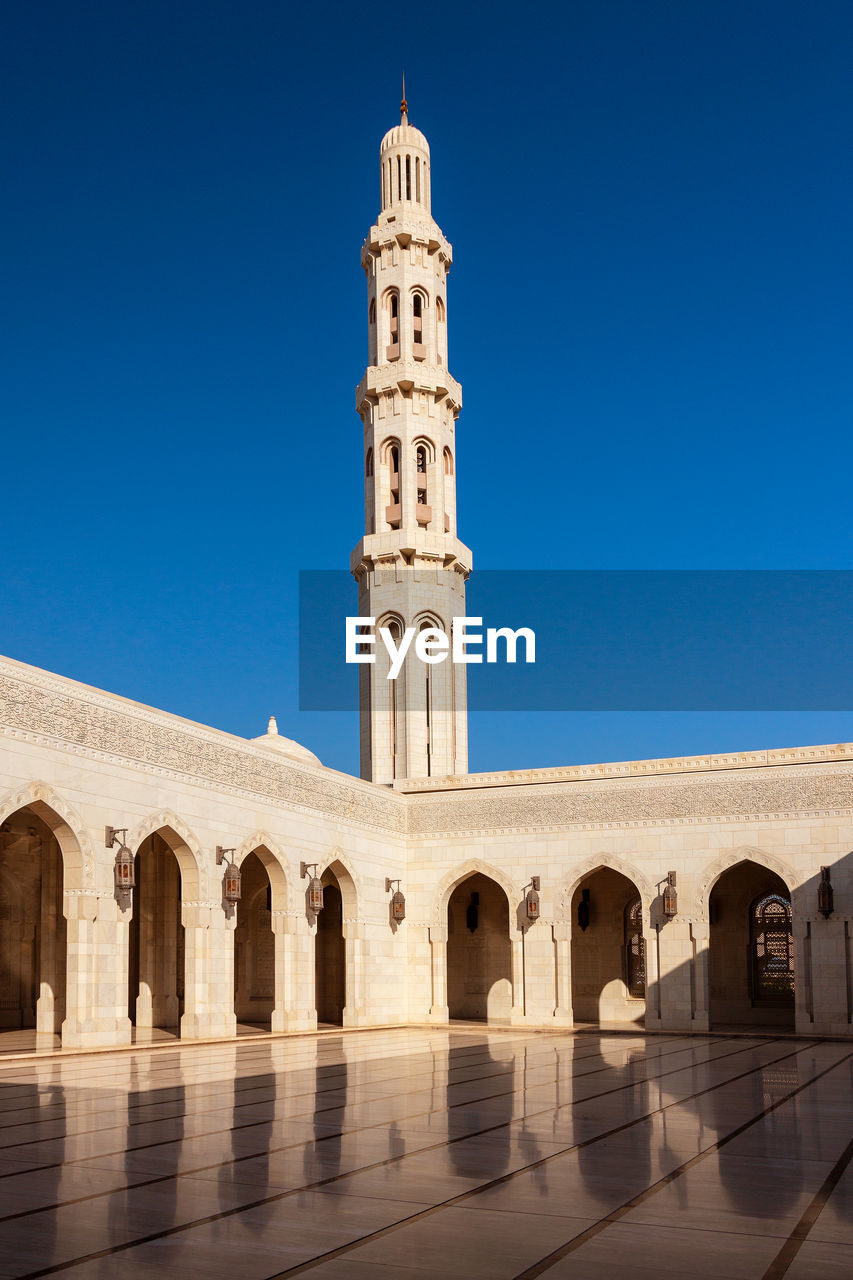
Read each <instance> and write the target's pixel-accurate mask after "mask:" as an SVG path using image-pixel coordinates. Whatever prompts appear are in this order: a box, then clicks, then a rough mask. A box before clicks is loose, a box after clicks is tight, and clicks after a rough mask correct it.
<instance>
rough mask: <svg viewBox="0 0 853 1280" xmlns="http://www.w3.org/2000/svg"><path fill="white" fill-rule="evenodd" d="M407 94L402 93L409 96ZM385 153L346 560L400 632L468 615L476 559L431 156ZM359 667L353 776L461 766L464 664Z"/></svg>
mask: <svg viewBox="0 0 853 1280" xmlns="http://www.w3.org/2000/svg"><path fill="white" fill-rule="evenodd" d="M404 95H405V87H404ZM400 111H401V119H400V123H399V125H397V126H396V127H395V128H393V129H389V131H388V132H387V133H386V135H385V137H384V138H383V139H382V144H381V147H380V151H379V163H380V196H381V212H380V214H379V217H378V219H377V221H376V223H375V224H374V226H372V227H371V228H370V232H369V234H368V236H367V239H366V240H365V242H364V245H363V246H362V251H361V262H362V266H363V267H364V270H365V274H366V276H367V317H368V366H367V370H366V372H365V375H364V377H363V378H362V380H361V382H360V383H359V385H358V388H357V391H356V409H357V411H358V414H359V417H360V418H361V421H362V424H363V427H364V460H363V461H364V471H363V474H364V509H365V532H364V537H363V538H362V539H361V541H360V542H359V544H358V546H357V547H356V548H355V550H354V551H353V553H352V558H351V568H352V572H353V575H354V577H355V579H356V581H357V583H358V596H359V606H358V607H359V615H360V616H361V617H371V618H375V619H376V627H377V629H378V628H379V627H380V626H387V627H388V628H389V629H390V630H391V632H392V634H394V635H395V636H398V637H399V636H402V634H403V631H404V629H405V628H406V627H415V628H416V629H418V630H420V629H422V628H425V627H439V628H440V629H441V630H442V631H444V632H445V633H447V634H448V635H449V634H450V631H451V626H452V619H453V618H454V617H459V616H464V614H465V581H466V579H467V577H468V574H469V573H470V571H471V552H470V551H469V550H468V548H467V547H466V546H465V545H464V544H463V543H462V542H460V541H459V539H458V537H457V536H456V419H457V417H458V415H459V411H460V409H461V407H462V389H461V387H460V386H459V383H458V382H456V380H455V379H454V378H452V377H451V376H450V373H449V371H448V368H447V274H448V272H449V270H450V264H451V261H452V250H451V247H450V244H449V243H448V241H447V240H446V239H445V237H444V235H443V233H442V231H441V230H440V228H439V227H438V226H437V225H436V223H435V222H434V221H433V219H432V215H431V213H430V195H431V191H430V187H431V182H430V153H429V144H428V143H427V140H426V138H425V137H424V135H423V134H422V133H421V132H420V130H418V129H415V128H414V126H413V125H410V124H409V120H408V108H407V104H406V99H405V96H404V97H403V101H402V103H401V107H400ZM375 653H376V662H375V664H373V665H367V664H364V665H361V666H359V668H358V670H359V681H360V683H359V708H360V726H361V775H362V777H363V778H370V779H372V780H373V781H374V782H383V783H387V784H393V783H394V781H395V780H397V779H401V778H416V777H417V778H423V777H442V776H444V775H446V774H453V773H465V772H467V769H468V735H467V714H466V682H465V671H466V668H465V666H464V665H463V664H453V663H452V662H451V661H450V658H449V657H448V658H447V659H446V660H445V661H444V662H442V663H440V664H436V665H429V666H428V665H425V664H423V663H421V662H420V661H419V660H418V659H417V658H416V657H415V656H414V653H413V651H410V652H409V655H408V656H407V658H406V662H405V666H404V668H403V671H402V672H401V673H400V675H399V676H398V677H397V679H396V680H393V681H392V680H389V679H388V678H387V676H388V670H389V665H390V660H389V658H388V655H387V651H386V649H385V647H384V645H382V644H381V643H377V644H376V646H375Z"/></svg>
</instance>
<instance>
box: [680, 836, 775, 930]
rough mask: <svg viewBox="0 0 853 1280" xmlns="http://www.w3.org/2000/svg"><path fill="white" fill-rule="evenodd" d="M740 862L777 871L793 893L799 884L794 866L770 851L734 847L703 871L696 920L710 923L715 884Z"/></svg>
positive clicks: (694, 905) (696, 903) (696, 900)
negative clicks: (753, 863)
mask: <svg viewBox="0 0 853 1280" xmlns="http://www.w3.org/2000/svg"><path fill="white" fill-rule="evenodd" d="M740 862H757V863H758V865H759V866H761V867H766V868H767V870H768V871H773V872H775V874H776V875H777V876H779V878H780V879H781V880H784V881H785V884H786V885H787V886H788V888H789V890H790V891H791V893H793V892H794V890H795V889H796V887H797V885H798V884H799V879H800V878H799V876H798V875H797V873H796V871H794V869H793V868H792V867H789V866H786V865H785V863H783V862H780V860H779V859H778V858H774V857H773V855H772V854H770V853H764V851H763V850H761V849H755V848H753V847H752V846H751V845H743V846H742V847H741V848H739V849H732V850H730V851H729V852H727V853H724V854H722V855H721V856H720V857H719V858H716V859H715V860H714V861H713V862H712V863H711V864H710V866H708V867H706V868H705V870H704V871H703V872H702V876H701V879H700V881H699V885H698V887H697V889H696V894H695V897H694V899H693V919H694V920H696V921H697V922H699V923H704V924H707V923H708V905H709V902H710V898H711V890H712V889H713V887H714V884H715V883H716V881H717V880H719V878H720V876H721V875H722V874H723V872H724V871H728V870H729V868H730V867H736V866H737V865H738V863H740Z"/></svg>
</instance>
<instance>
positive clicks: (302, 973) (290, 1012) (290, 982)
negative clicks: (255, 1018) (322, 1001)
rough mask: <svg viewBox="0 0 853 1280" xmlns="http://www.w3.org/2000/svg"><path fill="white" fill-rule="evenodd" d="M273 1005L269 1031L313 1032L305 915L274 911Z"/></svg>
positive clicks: (309, 932)
mask: <svg viewBox="0 0 853 1280" xmlns="http://www.w3.org/2000/svg"><path fill="white" fill-rule="evenodd" d="M272 931H273V936H274V937H275V1005H274V1007H273V1012H272V1024H271V1029H272V1030H273V1031H274V1032H276V1033H278V1034H281V1033H283V1032H286V1031H316V1030H317V1008H316V996H315V992H314V934H315V929H312V927H311V925H310V924H309V923H308V920H307V917H306V915H305V912H304V911H303V912H301V913H300V912H297V911H273V913H272Z"/></svg>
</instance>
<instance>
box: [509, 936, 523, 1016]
mask: <svg viewBox="0 0 853 1280" xmlns="http://www.w3.org/2000/svg"><path fill="white" fill-rule="evenodd" d="M510 946H511V947H512V1009H511V1010H510V1014H509V1020H510V1022H511V1023H513V1024H514V1023H519V1022H525V1021H526V1019H525V1015H524V939H523V935H522V933H521V931H520V930H516V931H515V932H514V933H513V932H512V928H511V927H510Z"/></svg>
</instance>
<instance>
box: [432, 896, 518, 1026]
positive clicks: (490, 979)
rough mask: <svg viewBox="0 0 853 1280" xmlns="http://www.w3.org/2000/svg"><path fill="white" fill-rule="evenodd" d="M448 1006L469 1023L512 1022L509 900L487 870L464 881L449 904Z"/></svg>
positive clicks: (454, 1015) (452, 1014) (451, 1015)
mask: <svg viewBox="0 0 853 1280" xmlns="http://www.w3.org/2000/svg"><path fill="white" fill-rule="evenodd" d="M447 1007H448V1011H449V1016H450V1017H451V1018H464V1019H465V1020H467V1021H482V1022H508V1021H509V1018H510V1014H511V1012H512V943H511V941H510V933H509V899H508V898H507V895H506V893H505V892H504V890H503V889H502V888H501V886H500V885H499V884H498V883H497V882H496V881H495V880H492V879H491V878H490V877H489V876H486V875H483V874H482V872H475V873H474V874H473V875H470V876H467V877H466V878H465V879H464V880H462V881H461V882H460V883H459V884H458V885H457V886H456V888H455V889H454V890H453V892H452V893H451V895H450V898H449V901H448V904H447Z"/></svg>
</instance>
